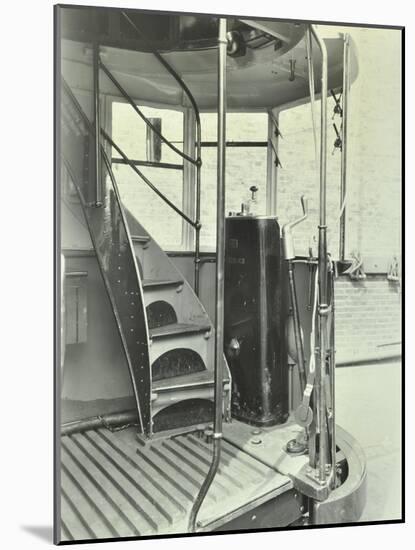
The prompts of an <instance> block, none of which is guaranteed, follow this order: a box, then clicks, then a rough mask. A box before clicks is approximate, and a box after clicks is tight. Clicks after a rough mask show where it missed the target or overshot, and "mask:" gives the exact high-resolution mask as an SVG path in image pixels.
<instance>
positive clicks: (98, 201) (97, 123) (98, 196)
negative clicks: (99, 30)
mask: <svg viewBox="0 0 415 550" xmlns="http://www.w3.org/2000/svg"><path fill="white" fill-rule="evenodd" d="M92 70H93V84H94V127H95V159H94V160H95V200H94V206H96V207H99V206H102V179H101V174H102V172H101V131H100V130H101V113H100V105H99V44H98V42H97V41H95V42H94V46H93V54H92Z"/></svg>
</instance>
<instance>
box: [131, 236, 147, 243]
mask: <svg viewBox="0 0 415 550" xmlns="http://www.w3.org/2000/svg"><path fill="white" fill-rule="evenodd" d="M131 240H132V241H133V243H141V244H146V243H148V242H150V241H151V237H150V236H149V235H131Z"/></svg>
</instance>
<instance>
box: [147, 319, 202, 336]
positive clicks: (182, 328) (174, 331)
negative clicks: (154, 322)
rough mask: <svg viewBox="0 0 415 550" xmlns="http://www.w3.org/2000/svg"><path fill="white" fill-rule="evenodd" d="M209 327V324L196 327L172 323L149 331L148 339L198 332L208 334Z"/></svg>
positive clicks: (194, 325)
mask: <svg viewBox="0 0 415 550" xmlns="http://www.w3.org/2000/svg"><path fill="white" fill-rule="evenodd" d="M210 330H211V326H210V325H209V324H204V325H196V324H186V323H172V324H170V325H164V326H162V327H156V328H151V329H150V338H165V337H169V336H180V335H182V334H195V333H200V332H209V331H210Z"/></svg>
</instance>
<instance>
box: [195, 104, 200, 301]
mask: <svg viewBox="0 0 415 550" xmlns="http://www.w3.org/2000/svg"><path fill="white" fill-rule="evenodd" d="M201 153H202V131H201V126H200V116H199V113H197V115H196V156H197V159H198V161H200V159H201ZM201 168H202V163H201V162H197V164H196V220H195V260H194V262H195V281H194V289H195V293H196V295H197V296H199V278H200V230H201V229H202V225H201V223H200V195H201V188H200V175H201V174H200V171H201Z"/></svg>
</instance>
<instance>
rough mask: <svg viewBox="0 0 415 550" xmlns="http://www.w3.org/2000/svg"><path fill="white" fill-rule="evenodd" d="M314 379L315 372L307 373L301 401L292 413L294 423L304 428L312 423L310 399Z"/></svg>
mask: <svg viewBox="0 0 415 550" xmlns="http://www.w3.org/2000/svg"><path fill="white" fill-rule="evenodd" d="M314 377H315V371H310V372H309V373H308V377H307V385H306V387H305V390H304V394H303V399H302V401H301V403H300V405H299V406H298V407H297V410H296V411H295V413H294V418H295V421H296V422H297V424H299V425H300V426H302V427H304V428H307V427H308V426H309V425H310V424H311V422H312V421H313V411H312V410H311V407H310V399H311V394H312V392H313V388H314Z"/></svg>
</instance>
